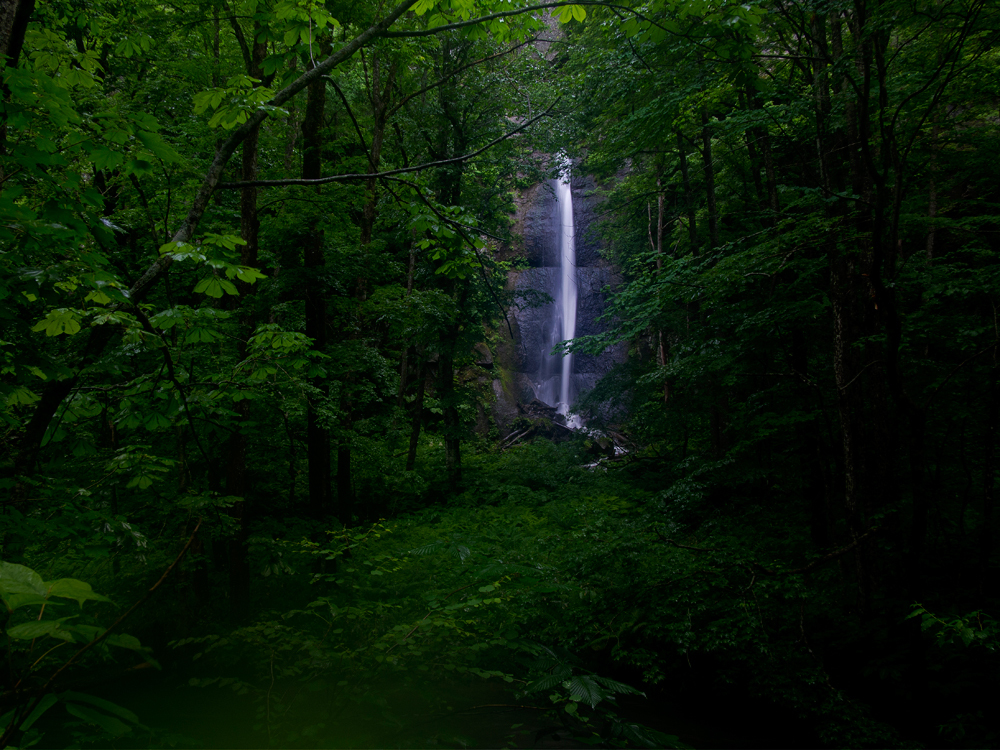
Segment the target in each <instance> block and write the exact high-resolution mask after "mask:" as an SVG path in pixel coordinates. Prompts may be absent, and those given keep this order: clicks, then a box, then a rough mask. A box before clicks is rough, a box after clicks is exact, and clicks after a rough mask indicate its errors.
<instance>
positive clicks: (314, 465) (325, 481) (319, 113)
mask: <svg viewBox="0 0 1000 750" xmlns="http://www.w3.org/2000/svg"><path fill="white" fill-rule="evenodd" d="M306 97H307V98H306V112H305V117H304V118H303V121H302V142H303V156H302V178H303V179H307V180H309V179H317V178H318V177H320V176H321V175H322V170H323V164H322V156H323V140H322V132H321V130H322V127H323V110H324V107H325V104H326V81H323V80H318V81H314V82H313V83H311V84H309V88H308V91H307V95H306ZM321 189H322V188H320V187H316V192H317V193H319V192H320V191H321ZM323 251H324V238H323V231H322V230H321V229H320V228H319V217H314V218H313V219H312V220H311V222H310V226H309V230H308V233H307V236H306V241H305V257H304V265H305V267H306V269H307V273H308V274H309V276H308V279H309V281H308V286H307V288H306V336H308V337H309V338H311V339H312V341H313V348H314V349H316V350H317V351H322V350H323V349H324V348H325V347H326V341H327V336H326V290H325V289H324V280H323V271H324V267H325V265H326V259H325V256H324V252H323ZM313 386H314V387H315V388H316V389H317V390H318V392H319V393H318V395H313V396H311V397H310V398H309V401H308V404H307V406H306V455H307V457H308V462H309V507H310V510H311V511H312V513H313V515H314V516H315V517H317V518H318V517H320V516H322V515H323V513H325V512H326V510H327V509H328V508H329V505H330V503H329V500H330V452H331V446H330V433H329V429H328V428H327V427H326V425H324V424H323V423H322V419H321V417H320V415H319V410H320V405H321V404H322V402H323V401H325V399H326V396H327V393H328V391H327V386H326V384H325V382H324V381H323V380H322V379H317V380H315V381H314V382H313Z"/></svg>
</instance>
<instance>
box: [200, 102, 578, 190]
mask: <svg viewBox="0 0 1000 750" xmlns="http://www.w3.org/2000/svg"><path fill="white" fill-rule="evenodd" d="M560 99H562V97H561V96H560V97H557V98H556V99H555V101H553V102H552V104H550V105H549V106H548V108H547V109H546V110H545V111H544V112H542V113H541V114H539V115H536V116H535V117H532V118H531V119H530V120H528V121H527V122H525V123H522V124H521V125H518V126H517V127H516V128H514V129H513V130H511V131H508V132H506V133H504V134H503V135H501V136H500V137H499V138H494V139H493V140H492V141H490V142H489V143H487V144H486V145H485V146H483V147H482V148H480V149H477V150H475V151H473V152H472V153H471V154H464V155H462V156H455V157H452V158H451V159H439V160H438V161H429V162H426V163H425V164H418V165H416V166H414V167H401V168H400V169H390V170H388V171H386V172H373V173H368V174H335V175H330V176H329V177H319V178H316V179H312V180H304V179H289V180H252V181H248V182H220V183H218V185H216V188H217V189H219V190H238V189H241V188H246V187H287V186H293V185H301V186H312V185H324V184H326V183H329V182H353V181H356V180H377V179H382V178H385V177H393V176H395V175H399V174H409V173H411V172H420V171H423V170H425V169H431V168H433V167H445V166H448V165H449V164H459V163H460V162H463V161H468V160H469V159H473V158H475V157H477V156H479V155H480V154H481V153H483V152H484V151H486V150H488V149H490V148H492V147H493V146H495V145H497V144H498V143H501V142H503V141H505V140H507V139H508V138H511V137H512V136H515V135H517V134H518V133H520V132H521V131H523V130H526V129H527V128H529V127H531V126H532V125H534V124H535V123H536V122H538V121H539V120H540V119H542V118H543V117H546V116H547V115H548V114H549V112H551V111H552V108H553V107H555V106H556V104H558V103H559V100H560Z"/></svg>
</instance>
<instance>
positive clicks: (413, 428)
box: [406, 357, 427, 471]
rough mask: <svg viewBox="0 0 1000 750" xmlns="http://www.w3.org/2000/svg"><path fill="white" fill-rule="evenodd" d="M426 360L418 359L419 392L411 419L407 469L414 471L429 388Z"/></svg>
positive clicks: (417, 380)
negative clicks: (426, 393)
mask: <svg viewBox="0 0 1000 750" xmlns="http://www.w3.org/2000/svg"><path fill="white" fill-rule="evenodd" d="M424 377H425V376H424V360H423V357H421V358H420V359H418V360H417V376H416V382H417V393H416V398H415V399H414V400H413V411H412V417H411V420H410V445H409V448H408V449H407V451H406V470H407V471H413V467H414V465H415V464H416V461H417V443H418V442H419V441H420V425H421V423H422V422H423V419H424V392H425V391H426V390H427V388H426V385H427V384H426V383H425V382H424Z"/></svg>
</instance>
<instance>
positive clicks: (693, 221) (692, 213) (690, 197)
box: [677, 130, 698, 256]
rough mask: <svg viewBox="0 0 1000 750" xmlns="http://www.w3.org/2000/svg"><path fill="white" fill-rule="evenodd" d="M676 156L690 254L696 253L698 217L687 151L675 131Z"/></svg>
mask: <svg viewBox="0 0 1000 750" xmlns="http://www.w3.org/2000/svg"><path fill="white" fill-rule="evenodd" d="M677 158H678V159H679V160H680V163H681V183H682V185H683V187H684V208H685V210H686V211H687V220H688V242H689V243H690V245H691V254H692V255H694V256H697V255H698V219H697V216H698V215H697V212H696V210H695V207H694V206H695V204H694V194H693V193H692V192H691V178H690V175H689V174H688V162H687V152H686V151H685V150H684V136H683V135H682V134H681V131H679V130H678V131H677Z"/></svg>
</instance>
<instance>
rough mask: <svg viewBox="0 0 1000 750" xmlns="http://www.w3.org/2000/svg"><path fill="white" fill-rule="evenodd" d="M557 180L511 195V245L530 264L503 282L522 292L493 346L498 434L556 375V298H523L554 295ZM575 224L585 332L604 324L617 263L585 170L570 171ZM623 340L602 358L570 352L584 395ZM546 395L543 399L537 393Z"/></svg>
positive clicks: (579, 326) (619, 354) (579, 327)
mask: <svg viewBox="0 0 1000 750" xmlns="http://www.w3.org/2000/svg"><path fill="white" fill-rule="evenodd" d="M553 186H554V182H553V181H551V180H549V181H546V182H543V183H539V184H538V185H535V186H533V187H531V188H529V189H527V190H525V191H523V192H522V193H521V195H520V196H519V197H518V199H517V201H516V206H517V210H516V213H515V217H514V218H515V226H514V232H515V234H517V235H519V236H520V243H518V244H517V245H516V246H515V247H514V248H513V250H514V251H515V254H519V255H522V256H523V257H524V258H525V259H526V260H527V262H528V265H529V268H526V269H524V270H522V271H512V272H511V273H510V276H509V278H508V288H509V289H512V290H515V291H520V292H524V293H526V294H525V295H524V296H522V297H521V298H520V299H519V303H518V304H517V305H515V306H514V307H513V308H512V309H511V310H510V311H509V312H508V318H509V319H510V323H511V327H512V328H513V333H514V335H513V338H511V336H510V335H509V333H508V332H507V328H506V326H504V328H503V341H502V343H501V344H500V346H499V347H498V356H497V364H498V366H499V370H500V375H501V377H500V378H497V379H496V380H495V381H494V382H493V392H494V394H496V397H497V401H496V405H495V407H494V410H493V411H494V414H493V416H494V419H495V420H496V422H497V425H498V426H499V427H500V430H501V432H504V433H505V432H507V431H508V430H509V427H510V425H511V424H512V423H513V421H514V420H515V419H516V418H517V417H518V416H519V415H520V414H522V413H523V409H524V407H525V406H526V405H527V404H529V403H531V401H532V400H533V399H538V398H539V393H540V392H541V390H542V387H541V386H542V385H543V383H544V381H545V380H546V379H547V378H550V377H552V376H553V374H554V373H558V372H559V370H560V362H559V358H557V357H549V356H548V355H547V354H546V353H545V346H544V344H545V342H546V341H547V340H549V338H550V337H549V332H547V331H546V327H547V326H551V325H552V322H551V321H552V317H553V316H552V315H551V311H552V308H553V305H554V303H552V302H550V303H548V304H544V305H541V306H530V305H529V304H527V302H528V301H529V299H530V297H531V296H534V297H535V298H536V299H537V297H538V294H537V293H538V292H541V293H544V294H547V295H549V296H550V297H552V298H553V299H555V298H557V297H558V290H559V286H560V273H559V252H560V247H559V235H560V230H561V228H560V221H559V213H558V210H557V201H556V197H555V191H554V187H553ZM571 187H572V191H573V222H574V234H575V240H576V243H575V244H576V257H577V287H578V294H579V296H578V300H577V322H576V331H577V335H578V336H587V335H591V334H595V333H599V332H600V331H602V330H604V325H605V324H603V323H601V322H599V321H598V320H597V318H598V317H600V316H601V315H602V314H603V313H604V311H605V309H606V306H607V300H608V293H607V292H606V291H605V289H606V288H607V287H611V288H612V289H613V288H614V287H615V286H616V285H617V284H618V283H619V282H620V279H619V276H618V274H617V272H616V271H615V269H614V268H612V267H611V265H610V264H609V263H608V262H607V261H605V260H604V259H603V258H602V257H601V250H602V247H601V243H600V239H599V238H598V236H597V233H596V231H595V229H596V225H597V222H598V221H599V216H598V212H599V211H600V204H601V200H600V197H599V196H598V195H596V194H595V187H596V186H595V183H594V180H593V178H591V177H589V176H585V175H582V176H574V177H573V180H572V186H571ZM626 354H627V347H626V345H624V344H623V345H619V346H617V347H613V348H612V349H611V350H609V351H605V352H604V353H603V354H601V355H600V356H595V355H588V354H577V355H575V356H574V368H573V369H574V376H573V384H574V386H575V390H576V392H577V393H578V394H579V393H582V392H583V391H586V390H589V389H591V388H593V387H594V385H595V384H596V383H597V381H598V380H600V378H601V377H602V376H604V375H605V374H607V373H608V372H609V371H610V370H611V368H612V367H613V366H614V365H615V363H617V362H621V361H624V359H625V356H626ZM539 400H544V399H539Z"/></svg>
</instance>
